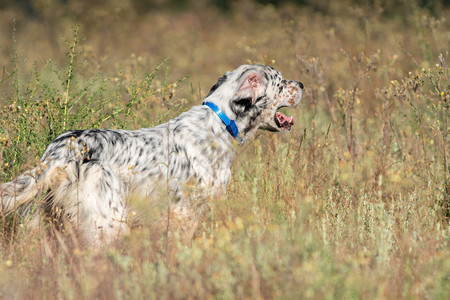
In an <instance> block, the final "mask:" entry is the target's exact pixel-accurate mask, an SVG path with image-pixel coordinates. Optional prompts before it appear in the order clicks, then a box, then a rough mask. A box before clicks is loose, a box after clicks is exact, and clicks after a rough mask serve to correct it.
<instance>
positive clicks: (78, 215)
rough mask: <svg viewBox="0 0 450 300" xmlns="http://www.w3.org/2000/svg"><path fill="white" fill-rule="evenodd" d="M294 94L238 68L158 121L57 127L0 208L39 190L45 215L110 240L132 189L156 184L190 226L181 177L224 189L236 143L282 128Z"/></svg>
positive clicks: (291, 87) (258, 69) (292, 84)
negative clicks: (199, 98) (131, 127)
mask: <svg viewBox="0 0 450 300" xmlns="http://www.w3.org/2000/svg"><path fill="white" fill-rule="evenodd" d="M302 93H303V84H302V83H301V82H297V81H291V80H285V79H283V78H282V76H281V74H280V72H278V71H276V70H274V69H273V68H271V67H267V66H260V65H242V66H240V67H239V68H237V69H236V70H234V71H232V72H227V73H226V74H225V75H223V76H222V77H220V78H219V80H218V81H217V83H216V84H215V85H214V86H213V87H212V88H211V90H210V92H209V94H208V95H207V96H206V98H205V99H204V101H203V104H204V105H200V106H194V107H192V108H191V109H190V110H188V111H186V112H184V113H182V114H181V115H180V116H178V117H177V118H174V119H172V120H170V121H169V122H167V123H165V124H161V125H159V126H156V127H153V128H143V129H139V130H135V131H127V130H108V129H87V130H74V131H68V132H65V133H63V134H62V135H60V136H59V137H57V138H56V139H55V140H54V141H53V142H52V143H51V144H50V145H49V146H48V148H47V149H46V151H45V153H44V155H43V157H42V159H41V165H40V166H38V167H36V168H35V169H33V170H31V171H29V172H27V173H25V174H23V175H21V176H19V177H18V178H17V179H15V180H14V181H12V182H8V183H4V184H2V185H1V186H0V199H1V209H2V210H3V212H4V213H10V212H11V211H14V210H15V209H17V208H20V207H24V206H27V205H28V204H29V203H31V202H32V200H33V199H36V197H37V195H38V194H39V193H43V194H44V198H43V201H42V202H43V203H41V204H40V205H41V206H42V207H43V208H44V211H46V212H47V213H49V212H50V213H51V214H53V215H54V214H55V213H56V211H57V212H58V215H59V216H60V217H61V219H62V220H63V221H64V222H70V223H72V224H74V225H76V226H78V228H79V230H80V232H82V233H83V235H84V236H85V238H86V239H87V240H88V241H89V242H92V243H97V242H102V241H103V240H105V241H110V240H111V239H113V238H114V237H115V236H117V235H118V234H119V233H121V232H124V231H125V232H126V231H127V230H128V226H129V225H128V224H127V222H125V220H126V219H127V216H128V215H129V214H130V208H129V205H127V199H128V198H129V197H130V195H138V196H139V197H141V198H144V199H148V200H150V201H152V200H155V198H156V197H157V193H158V190H159V189H160V187H161V183H163V184H165V185H167V186H168V190H170V191H171V192H170V193H171V199H172V201H171V203H172V204H171V206H172V210H173V212H175V214H177V215H178V217H181V219H182V220H183V218H184V219H185V221H182V222H186V223H196V221H197V220H196V218H197V217H198V214H197V213H195V211H196V209H194V208H193V206H192V202H191V200H187V199H188V198H189V197H186V191H185V186H186V183H188V182H189V183H191V182H195V186H197V187H200V188H201V190H203V191H208V193H217V192H218V191H224V190H225V189H226V186H227V184H228V181H229V179H230V167H231V163H232V160H233V157H234V156H235V151H236V147H235V145H236V144H240V143H243V142H245V141H246V140H247V139H249V138H250V137H252V136H253V135H254V133H255V132H256V130H257V129H264V130H270V131H289V130H290V129H291V126H292V125H293V124H294V121H293V118H292V117H287V116H285V115H284V114H282V113H281V112H279V111H278V110H279V109H280V108H281V107H295V106H296V105H297V104H298V103H299V102H300V99H301V98H302ZM191 198H192V197H191ZM192 220H194V221H192ZM190 225H192V224H190ZM191 227H192V226H191ZM194 228H195V226H194ZM194 230H195V229H194Z"/></svg>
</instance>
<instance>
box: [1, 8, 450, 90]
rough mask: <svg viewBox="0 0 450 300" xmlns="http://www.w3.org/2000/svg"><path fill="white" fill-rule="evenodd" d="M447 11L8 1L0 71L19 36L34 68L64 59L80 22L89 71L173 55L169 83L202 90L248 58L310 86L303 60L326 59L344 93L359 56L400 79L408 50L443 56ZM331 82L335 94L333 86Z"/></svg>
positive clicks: (151, 63)
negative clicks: (385, 63) (180, 81)
mask: <svg viewBox="0 0 450 300" xmlns="http://www.w3.org/2000/svg"><path fill="white" fill-rule="evenodd" d="M448 8H449V1H448V0H444V1H438V0H429V1H425V0H419V1H416V0H400V1H387V0H370V1H365V0H340V1H326V0H318V1H314V0H300V1H293V0H276V1H269V0H243V1H232V0H225V1H218V0H212V1H207V0H199V1H194V0H2V1H1V3H0V29H1V32H2V35H1V36H0V66H2V68H6V71H7V70H8V68H9V67H8V64H9V63H10V61H11V51H12V43H13V41H12V35H13V31H15V39H16V41H17V45H16V46H17V50H18V53H19V54H20V55H21V56H22V57H24V58H26V60H27V62H28V64H29V65H31V64H32V63H33V62H34V61H37V62H40V61H44V60H46V59H49V58H51V59H52V60H54V61H56V62H58V63H62V62H64V61H65V59H66V57H65V54H66V52H67V49H66V47H65V46H66V45H65V44H64V39H63V38H61V36H62V37H64V38H65V39H70V38H71V36H72V27H73V26H75V25H77V24H80V37H81V38H85V41H84V42H83V43H82V48H83V49H84V53H83V55H84V56H85V57H84V59H89V61H90V65H89V68H92V70H91V71H96V70H94V69H95V68H97V71H102V72H105V71H111V70H113V69H115V68H117V66H118V65H120V64H123V63H124V60H126V59H129V58H130V57H131V56H133V57H136V58H139V63H141V64H144V65H145V66H146V67H147V68H149V69H150V68H151V67H152V66H156V65H158V64H159V63H160V62H161V61H163V60H164V59H166V58H169V62H168V65H169V66H170V69H171V71H170V72H169V76H170V78H171V79H177V78H181V77H184V76H186V75H189V76H190V77H191V79H190V82H191V83H192V84H193V85H195V86H196V88H198V87H199V86H200V87H201V89H202V92H203V93H204V92H205V89H208V88H209V87H210V86H211V85H212V84H214V80H215V79H216V78H218V77H219V76H220V75H221V74H222V73H224V72H225V71H227V70H230V69H234V68H235V67H237V66H238V65H240V64H243V63H246V62H249V61H250V62H257V63H263V64H268V63H271V64H273V65H274V66H275V67H277V68H279V69H280V70H281V71H282V72H283V73H284V74H285V76H286V77H291V78H296V79H298V80H303V81H308V79H305V78H304V77H305V76H304V75H303V76H302V72H304V71H305V66H304V65H302V62H301V61H302V60H303V59H309V58H311V57H320V64H321V66H322V68H323V72H324V74H323V77H324V80H325V78H326V77H327V74H326V73H328V72H329V71H330V70H328V69H329V68H336V67H339V68H340V70H336V71H337V72H338V74H335V75H334V77H335V76H339V77H341V78H333V79H331V78H330V80H333V81H334V80H336V81H339V82H340V83H341V84H342V85H343V86H342V87H343V88H345V86H346V82H347V84H351V83H350V81H349V78H348V75H346V74H345V73H348V72H349V71H351V70H350V69H349V66H348V62H346V61H345V57H350V58H351V57H353V56H358V55H359V54H360V53H361V51H363V52H364V53H365V55H369V56H370V55H372V54H374V53H377V51H379V56H380V57H379V59H381V60H389V61H390V64H389V67H394V68H395V69H396V71H395V70H391V71H392V73H394V74H392V75H393V76H397V77H398V76H401V74H400V73H402V71H404V70H410V69H411V67H412V65H413V64H414V62H413V61H412V60H411V58H410V56H409V55H403V54H404V53H405V51H407V52H408V53H410V54H411V56H412V57H417V56H423V55H428V56H430V58H431V57H434V58H437V55H438V54H439V53H440V52H442V51H443V50H448V40H447V42H445V41H439V43H437V42H438V41H436V43H433V39H437V38H439V37H438V32H437V31H439V30H441V31H442V30H444V31H447V30H448V26H447V25H448V23H447V22H448V21H443V20H441V18H442V17H446V16H448ZM443 22H444V23H445V24H442V23H443ZM14 24H15V25H14ZM441 33H442V34H444V35H445V32H441ZM447 36H448V35H447ZM424 43H426V44H427V45H424ZM424 47H426V48H427V49H425V50H426V51H425V53H423V51H422V50H424ZM444 48H446V49H444ZM395 55H397V56H395ZM394 56H395V57H396V58H394ZM340 62H342V64H344V65H345V66H342V67H341V66H337V65H336V64H341V63H340ZM399 66H401V67H400V68H398V67H399ZM302 77H303V78H302ZM325 81H327V80H325ZM325 81H324V82H323V84H325V85H326V86H325V88H327V89H328V92H329V94H333V92H334V89H335V88H336V87H335V86H333V85H334V83H333V82H325ZM306 83H308V85H307V86H308V87H311V85H310V84H309V82H306ZM206 92H207V91H206Z"/></svg>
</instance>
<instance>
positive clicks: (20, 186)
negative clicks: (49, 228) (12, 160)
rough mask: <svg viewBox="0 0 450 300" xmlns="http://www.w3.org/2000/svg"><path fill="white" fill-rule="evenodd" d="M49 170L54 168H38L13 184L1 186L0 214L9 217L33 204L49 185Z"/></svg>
mask: <svg viewBox="0 0 450 300" xmlns="http://www.w3.org/2000/svg"><path fill="white" fill-rule="evenodd" d="M49 169H54V168H45V167H43V166H38V167H36V168H34V169H33V170H31V171H28V172H26V173H24V174H22V175H20V176H19V177H17V178H16V179H14V180H13V181H11V182H7V183H2V184H0V213H3V214H5V215H7V214H9V213H11V212H12V211H14V210H15V209H16V208H18V207H20V206H21V205H24V204H27V203H29V202H31V201H32V200H33V199H34V198H35V197H36V196H37V195H38V193H39V192H40V191H42V190H43V189H44V188H45V187H46V186H47V185H48V181H49V180H47V178H48V177H49V173H51V170H49ZM49 171H50V172H49Z"/></svg>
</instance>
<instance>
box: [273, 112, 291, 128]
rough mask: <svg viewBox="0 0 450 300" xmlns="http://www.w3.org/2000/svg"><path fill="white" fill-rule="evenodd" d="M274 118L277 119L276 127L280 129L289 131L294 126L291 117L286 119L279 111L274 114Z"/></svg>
mask: <svg viewBox="0 0 450 300" xmlns="http://www.w3.org/2000/svg"><path fill="white" fill-rule="evenodd" d="M275 117H276V118H277V121H278V125H279V126H280V127H283V128H286V129H287V130H290V129H291V126H292V125H294V118H293V117H287V116H285V115H284V114H283V113H281V112H279V111H278V112H277V113H276V114H275Z"/></svg>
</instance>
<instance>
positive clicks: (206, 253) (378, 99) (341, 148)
mask: <svg viewBox="0 0 450 300" xmlns="http://www.w3.org/2000/svg"><path fill="white" fill-rule="evenodd" d="M266 2H270V1H250V0H245V1H224V2H220V1H212V2H211V3H209V2H207V1H163V0H161V1H143V0H142V1H131V0H107V1H92V0H91V1H75V0H68V1H58V0H36V1H21V2H16V1H6V2H5V4H3V5H2V6H0V28H1V30H2V32H3V34H2V35H1V36H0V66H1V68H2V70H1V74H0V110H1V111H0V114H1V117H0V165H1V166H0V179H1V182H6V181H9V180H11V179H12V178H14V177H15V176H17V175H18V174H20V173H21V172H23V171H25V170H27V169H29V168H31V167H33V166H34V165H35V164H37V163H38V162H39V157H40V155H42V153H43V151H44V150H45V147H46V146H47V145H48V143H49V142H50V141H51V140H52V139H54V138H55V137H56V136H58V135H59V134H61V133H62V132H64V131H66V130H69V129H81V128H91V127H93V128H127V129H137V128H140V127H150V126H154V125H156V124H158V123H161V122H165V121H167V120H169V119H171V118H173V117H175V116H177V115H178V114H179V113H180V112H182V111H185V110H187V109H188V108H189V107H191V106H192V105H198V104H199V103H201V100H202V98H203V97H205V95H206V94H207V92H208V90H209V88H210V87H211V86H212V85H213V84H214V83H215V82H216V80H217V78H218V77H219V76H221V75H222V74H223V73H225V72H226V71H228V70H232V69H234V68H236V67H237V66H239V65H241V64H244V63H258V64H267V65H272V66H274V67H275V68H277V69H278V70H280V71H282V72H283V75H284V77H285V78H289V79H295V80H299V81H302V82H303V83H304V85H305V94H304V98H303V100H302V103H301V104H300V105H299V107H298V108H297V109H296V110H292V109H291V110H289V112H288V113H289V114H292V115H293V116H294V119H295V125H294V127H293V130H292V132H290V133H286V134H272V133H268V132H260V133H258V134H257V136H256V137H255V138H254V139H253V140H252V141H250V142H249V143H247V144H245V145H243V146H242V147H240V148H239V149H238V155H237V158H236V161H235V163H234V166H233V170H232V174H233V176H232V181H231V183H230V184H229V186H228V191H227V193H226V195H223V196H222V197H218V198H215V199H211V201H210V203H209V210H208V214H207V216H206V217H205V219H204V220H203V221H202V223H201V225H200V226H199V229H198V230H197V232H196V234H195V236H194V239H193V240H192V243H191V244H190V245H184V244H183V243H181V242H178V240H177V239H176V238H175V242H174V243H167V238H166V235H164V234H162V233H160V232H157V230H155V228H154V226H153V225H152V222H151V220H152V218H157V216H156V215H157V214H156V213H155V211H158V209H156V208H155V205H153V204H151V203H148V204H146V203H139V205H138V206H139V207H140V209H141V210H142V211H144V212H146V213H148V216H149V217H148V222H146V223H145V225H144V226H143V227H142V228H137V229H135V230H133V231H132V233H131V234H130V235H129V236H126V237H124V238H122V239H120V240H118V241H117V242H116V243H114V244H112V245H108V246H106V247H105V249H103V250H102V251H98V250H95V249H92V248H91V247H89V246H87V245H84V244H83V243H82V242H81V241H80V240H79V239H78V238H77V237H76V235H74V234H73V233H72V231H70V230H68V231H62V232H59V233H57V232H55V230H54V228H53V227H52V226H49V225H45V224H44V223H43V224H42V225H41V226H40V227H39V228H37V229H34V230H30V229H29V228H28V227H27V226H26V220H22V219H21V218H20V216H19V215H17V214H15V215H10V216H5V215H4V214H2V216H1V220H2V221H1V223H0V224H1V230H0V233H1V239H0V245H1V248H0V298H4V299H14V298H17V299H25V298H26V299H84V298H88V299H90V298H100V299H112V298H119V299H120V298H125V299H130V298H131V299H134V298H136V299H161V298H183V299H184V298H186V299H192V298H201V299H210V298H219V299H241V298H247V299H260V298H269V299H270V298H275V299H286V298H287V299H309V298H312V299H324V298H325V299H353V298H358V299H373V298H377V299H378V298H380V299H384V298H386V299H401V298H407V299H410V298H425V299H449V298H450V243H449V242H450V227H449V220H450V174H449V153H448V152H449V147H448V146H449V137H448V135H449V130H450V129H449V98H450V94H449V93H450V92H449V90H450V78H449V76H450V72H449V69H448V63H449V53H448V51H449V45H450V26H449V18H450V9H449V7H448V6H446V5H445V4H444V3H443V2H439V1H428V2H426V1H422V2H421V1H415V0H402V1H397V2H391V1H382V0H380V1H361V0H360V1H357V0H354V1H351V0H343V1H322V0H320V1H308V0H305V1H300V4H296V3H295V1H275V2H274V3H275V4H276V5H274V4H266Z"/></svg>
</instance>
